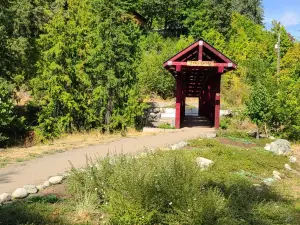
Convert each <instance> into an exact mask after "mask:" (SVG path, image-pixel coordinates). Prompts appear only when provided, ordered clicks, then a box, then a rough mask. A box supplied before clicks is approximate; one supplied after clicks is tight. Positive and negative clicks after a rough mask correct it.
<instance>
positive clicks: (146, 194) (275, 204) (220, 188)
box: [68, 139, 300, 224]
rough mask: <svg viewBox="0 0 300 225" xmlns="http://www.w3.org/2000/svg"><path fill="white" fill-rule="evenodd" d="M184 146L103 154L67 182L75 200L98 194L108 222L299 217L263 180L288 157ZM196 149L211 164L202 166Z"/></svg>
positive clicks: (197, 143) (284, 220)
mask: <svg viewBox="0 0 300 225" xmlns="http://www.w3.org/2000/svg"><path fill="white" fill-rule="evenodd" d="M188 149H193V150H190V151H188V150H187V149H186V150H182V151H170V152H162V151H159V152H155V153H147V154H143V155H141V156H140V157H131V156H125V155H124V156H120V157H114V158H106V159H103V160H100V161H98V162H97V167H96V166H92V165H93V164H92V163H91V164H90V166H89V167H88V170H87V171H85V172H82V171H78V170H73V174H72V176H71V177H70V178H69V180H68V187H69V190H70V191H71V193H72V194H73V196H75V198H76V199H77V201H79V202H81V204H82V202H84V197H83V196H86V194H87V193H89V194H93V195H94V196H95V195H96V196H97V199H98V201H96V203H95V202H94V203H93V204H95V205H94V207H92V209H94V210H96V211H98V212H99V213H100V214H101V215H102V218H103V220H105V221H108V222H109V224H298V221H299V219H300V211H299V210H298V209H297V208H295V206H294V205H295V202H294V201H293V200H292V199H290V198H287V197H286V196H284V195H281V194H280V193H278V192H277V191H276V189H275V188H272V187H267V186H264V185H263V184H262V183H261V182H262V179H263V178H267V177H270V176H272V171H273V170H275V169H276V170H279V171H282V168H283V166H284V164H285V163H287V161H288V160H287V158H285V157H279V156H274V155H272V154H271V153H269V152H266V151H262V150H248V151H247V150H245V149H240V148H236V147H231V146H225V145H222V144H220V143H219V142H218V141H215V140H200V139H199V140H193V141H191V142H190V146H189V147H188ZM200 156H201V157H206V158H209V159H211V160H213V161H214V162H215V164H214V165H213V166H212V167H211V168H210V169H209V170H207V171H201V170H200V169H199V168H198V167H197V165H196V161H195V159H196V158H197V157H200ZM241 171H243V173H244V174H245V175H241V174H240V173H241ZM282 172H283V171H282ZM254 183H256V184H257V183H258V184H261V185H262V187H263V188H262V190H258V189H257V188H256V187H255V186H254V185H253V184H254ZM92 202H93V201H92ZM89 203H91V201H89ZM89 207H90V206H89ZM103 215H106V216H104V217H103ZM91 218H93V217H91ZM97 218H98V217H97ZM98 219H99V218H98Z"/></svg>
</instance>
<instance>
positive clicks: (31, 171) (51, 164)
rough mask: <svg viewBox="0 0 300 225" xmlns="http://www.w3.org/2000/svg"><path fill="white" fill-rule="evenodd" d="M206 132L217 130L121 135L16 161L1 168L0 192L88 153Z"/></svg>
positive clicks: (40, 178)
mask: <svg viewBox="0 0 300 225" xmlns="http://www.w3.org/2000/svg"><path fill="white" fill-rule="evenodd" d="M206 133H215V130H214V129H212V128H185V129H182V130H178V131H172V132H170V133H162V134H156V135H153V136H142V137H136V138H134V137H133V138H122V139H120V140H117V141H113V142H110V143H106V144H101V145H97V146H92V147H87V148H83V149H77V150H73V151H68V152H64V153H59V154H55V155H50V156H45V157H43V158H39V159H35V160H32V161H29V162H27V163H25V164H23V165H13V166H10V167H7V168H3V169H0V194H1V193H3V192H10V193H11V192H13V191H14V190H15V189H16V188H19V187H22V186H23V185H26V184H34V185H37V184H40V183H43V182H44V181H45V180H47V179H48V177H50V176H53V175H57V174H60V173H64V172H65V171H66V170H69V169H70V163H69V162H72V164H73V165H74V166H75V167H81V166H84V165H85V163H86V155H88V156H90V157H96V156H100V157H102V156H105V155H107V153H108V152H110V153H117V154H118V153H136V152H139V151H143V150H144V149H145V148H148V149H151V148H160V147H161V148H162V147H166V146H168V145H172V144H176V143H178V142H180V141H184V140H188V139H193V138H197V137H199V136H201V135H203V134H206Z"/></svg>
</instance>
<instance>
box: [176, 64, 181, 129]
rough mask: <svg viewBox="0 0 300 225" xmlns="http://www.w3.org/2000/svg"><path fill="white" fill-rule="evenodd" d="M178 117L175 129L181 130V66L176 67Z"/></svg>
mask: <svg viewBox="0 0 300 225" xmlns="http://www.w3.org/2000/svg"><path fill="white" fill-rule="evenodd" d="M176 72H177V77H176V117H175V128H176V129H180V128H181V113H182V112H181V110H182V79H181V66H176Z"/></svg>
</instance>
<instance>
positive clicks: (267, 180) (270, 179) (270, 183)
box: [264, 178, 275, 186]
mask: <svg viewBox="0 0 300 225" xmlns="http://www.w3.org/2000/svg"><path fill="white" fill-rule="evenodd" d="M264 183H265V184H266V185H268V186H271V185H272V184H273V183H275V179H274V178H267V179H264Z"/></svg>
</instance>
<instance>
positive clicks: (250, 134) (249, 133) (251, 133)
mask: <svg viewBox="0 0 300 225" xmlns="http://www.w3.org/2000/svg"><path fill="white" fill-rule="evenodd" d="M247 134H248V135H249V136H250V137H253V138H256V134H257V131H256V130H253V131H249V132H247Z"/></svg>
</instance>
